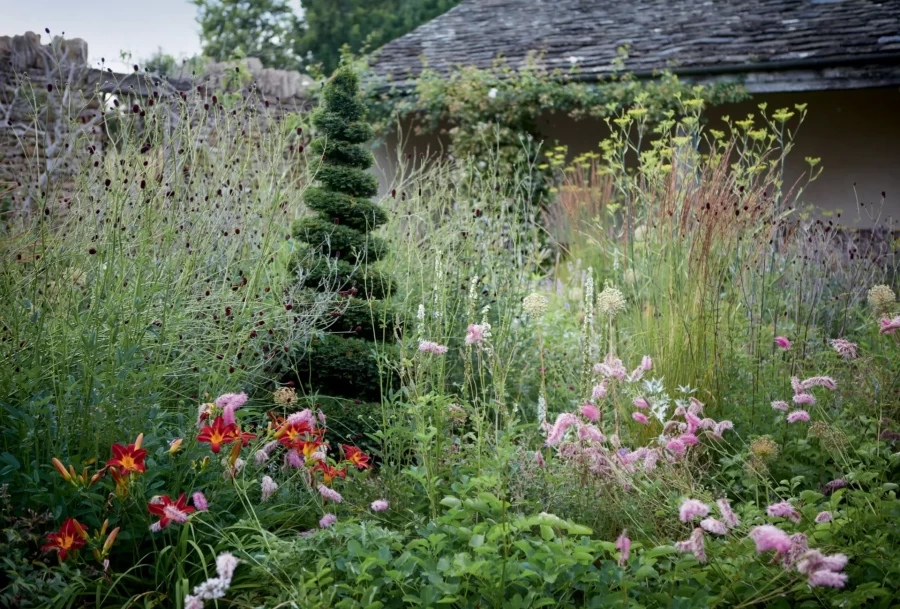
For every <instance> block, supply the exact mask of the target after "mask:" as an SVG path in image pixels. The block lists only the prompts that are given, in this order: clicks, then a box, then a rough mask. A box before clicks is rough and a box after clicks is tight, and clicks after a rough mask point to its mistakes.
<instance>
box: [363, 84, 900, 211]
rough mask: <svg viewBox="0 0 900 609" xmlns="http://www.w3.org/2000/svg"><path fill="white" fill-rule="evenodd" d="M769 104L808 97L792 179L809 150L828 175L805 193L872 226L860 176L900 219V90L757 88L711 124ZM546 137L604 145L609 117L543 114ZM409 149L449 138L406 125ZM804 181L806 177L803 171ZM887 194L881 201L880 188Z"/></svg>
mask: <svg viewBox="0 0 900 609" xmlns="http://www.w3.org/2000/svg"><path fill="white" fill-rule="evenodd" d="M763 101H765V102H767V103H768V110H769V112H772V111H774V110H775V109H777V108H783V107H790V108H793V106H794V104H797V103H807V104H808V105H809V108H808V116H807V119H806V121H805V122H804V124H803V126H802V127H801V129H800V132H799V134H798V137H797V138H796V140H795V147H794V150H793V151H792V153H791V155H790V157H789V161H788V165H787V176H786V182H787V183H789V184H792V183H794V182H795V181H796V180H797V179H801V178H802V177H803V176H804V175H805V172H807V171H808V169H809V166H808V165H807V164H806V162H805V161H804V158H805V157H820V158H821V159H822V162H821V166H822V167H823V168H824V172H823V173H822V175H821V176H820V177H819V178H818V180H816V181H815V182H813V183H812V184H811V185H810V186H809V188H808V189H807V190H806V192H805V193H804V195H803V200H804V201H805V202H808V203H813V204H814V205H816V206H818V207H820V208H822V209H826V210H842V211H843V214H842V220H843V221H844V223H846V224H848V225H851V226H858V227H860V228H869V227H871V226H872V224H873V220H872V219H871V217H870V215H869V213H868V212H866V211H862V213H858V211H857V205H856V196H855V195H854V190H853V188H854V183H855V184H856V192H857V193H858V195H859V200H860V202H861V203H863V204H864V205H865V209H868V210H872V209H875V208H877V209H878V210H881V212H882V215H881V219H882V220H884V219H885V218H886V217H887V216H892V217H893V218H894V226H895V227H896V226H897V225H898V224H900V89H894V88H891V89H862V90H855V91H821V92H806V93H781V94H765V95H757V96H755V97H754V98H753V99H752V100H750V101H746V102H741V103H739V104H728V105H723V106H718V107H715V108H712V109H710V110H709V111H708V112H707V118H708V119H709V120H708V126H709V127H712V128H722V126H723V124H724V123H723V122H722V116H725V115H729V116H731V117H732V119H741V118H744V117H745V116H746V115H747V114H748V113H754V114H756V115H758V114H759V109H758V108H757V105H758V104H759V103H760V102H763ZM538 124H539V128H540V129H541V132H542V133H543V135H544V136H546V137H547V138H549V139H551V140H558V141H559V142H560V143H562V144H566V145H567V146H568V147H569V152H570V154H571V155H572V156H575V155H577V154H580V153H583V152H588V151H591V150H596V149H597V144H598V143H599V142H600V141H601V140H602V139H604V138H605V137H606V136H607V135H608V129H607V127H606V125H605V123H603V122H602V121H599V120H585V121H575V120H573V119H571V118H569V117H567V116H565V115H547V116H544V117H541V118H540V119H539V121H538ZM405 131H406V133H405V135H404V136H403V138H402V139H403V140H404V141H405V147H404V154H405V153H409V154H412V155H413V158H414V159H415V160H416V161H417V162H419V160H418V157H419V155H420V153H423V152H426V153H427V152H432V153H434V152H435V151H438V152H439V151H441V150H444V149H445V148H446V144H447V142H446V141H445V140H442V139H441V138H440V137H438V136H436V135H427V136H415V135H412V134H410V133H409V131H410V129H409V126H408V125H407V126H405ZM397 146H398V137H397V136H396V135H391V136H389V137H388V138H387V140H386V143H385V145H384V146H382V147H381V148H380V149H379V150H378V151H377V153H376V158H377V161H378V164H379V167H380V171H379V177H380V179H381V182H382V187H383V188H384V189H388V188H389V184H390V181H391V177H392V176H393V173H394V171H395V167H396V162H395V161H394V158H395V157H396V155H397V153H398V150H397ZM803 179H804V181H805V178H803ZM882 192H884V193H885V195H886V196H885V199H884V205H883V207H882V205H881V193H882Z"/></svg>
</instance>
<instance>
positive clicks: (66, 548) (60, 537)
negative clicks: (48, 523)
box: [41, 518, 87, 560]
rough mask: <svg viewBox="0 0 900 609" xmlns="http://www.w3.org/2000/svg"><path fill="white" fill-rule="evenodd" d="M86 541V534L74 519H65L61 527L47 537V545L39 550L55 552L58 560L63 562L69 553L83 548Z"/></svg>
mask: <svg viewBox="0 0 900 609" xmlns="http://www.w3.org/2000/svg"><path fill="white" fill-rule="evenodd" d="M86 539H87V533H85V532H84V528H82V526H81V525H80V524H78V521H77V520H75V519H74V518H66V520H65V522H63V525H62V526H61V527H59V531H57V532H56V533H49V534H48V535H47V543H46V544H45V545H44V546H43V547H42V548H41V552H50V551H51V550H56V552H57V554H58V555H59V559H60V560H65V559H66V556H68V554H69V552H74V551H75V550H77V549H79V548H81V547H83V546H84V542H85V540H86Z"/></svg>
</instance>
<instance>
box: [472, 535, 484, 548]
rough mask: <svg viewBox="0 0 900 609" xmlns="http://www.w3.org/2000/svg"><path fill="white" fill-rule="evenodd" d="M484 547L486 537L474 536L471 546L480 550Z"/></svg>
mask: <svg viewBox="0 0 900 609" xmlns="http://www.w3.org/2000/svg"><path fill="white" fill-rule="evenodd" d="M482 545H484V535H472V539H470V540H469V546H471V547H473V548H478V547H481V546H482Z"/></svg>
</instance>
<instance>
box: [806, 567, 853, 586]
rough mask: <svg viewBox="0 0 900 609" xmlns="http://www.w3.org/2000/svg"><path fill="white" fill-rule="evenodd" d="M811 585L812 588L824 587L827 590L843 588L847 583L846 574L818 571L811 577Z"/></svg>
mask: <svg viewBox="0 0 900 609" xmlns="http://www.w3.org/2000/svg"><path fill="white" fill-rule="evenodd" d="M808 581H809V585H810V587H812V588H815V587H817V586H823V587H826V588H843V587H844V585H845V584H846V583H847V574H846V573H835V572H834V571H816V572H815V573H811V574H810V575H809V580H808Z"/></svg>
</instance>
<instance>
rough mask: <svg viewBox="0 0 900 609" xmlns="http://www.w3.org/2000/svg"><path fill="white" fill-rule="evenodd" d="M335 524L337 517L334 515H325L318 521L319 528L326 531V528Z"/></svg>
mask: <svg viewBox="0 0 900 609" xmlns="http://www.w3.org/2000/svg"><path fill="white" fill-rule="evenodd" d="M335 522H337V516H335V515H334V514H325V515H324V516H322V518H321V519H320V520H319V528H322V529H327V528H328V527H330V526H331V525H333V524H334V523H335Z"/></svg>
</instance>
